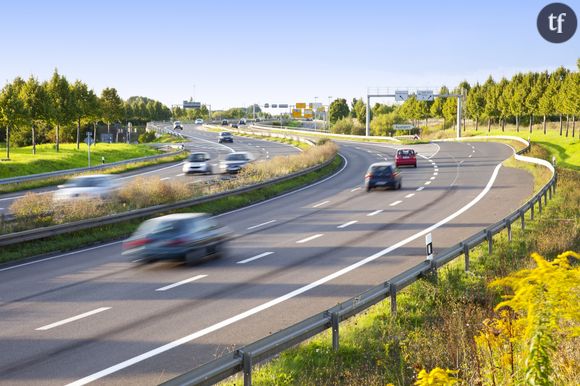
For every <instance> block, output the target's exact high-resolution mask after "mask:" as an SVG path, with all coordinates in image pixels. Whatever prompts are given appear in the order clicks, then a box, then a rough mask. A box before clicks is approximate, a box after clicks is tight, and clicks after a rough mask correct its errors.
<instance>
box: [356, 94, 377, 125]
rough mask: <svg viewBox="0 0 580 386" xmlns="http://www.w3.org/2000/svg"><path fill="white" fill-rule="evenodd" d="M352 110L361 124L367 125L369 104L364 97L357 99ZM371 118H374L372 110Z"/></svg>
mask: <svg viewBox="0 0 580 386" xmlns="http://www.w3.org/2000/svg"><path fill="white" fill-rule="evenodd" d="M352 112H353V114H354V115H355V118H356V119H357V121H358V122H359V123H360V124H362V125H366V123H367V105H366V104H365V103H364V102H363V100H362V98H360V99H357V101H356V103H355V104H354V107H353V110H352ZM371 119H372V112H371Z"/></svg>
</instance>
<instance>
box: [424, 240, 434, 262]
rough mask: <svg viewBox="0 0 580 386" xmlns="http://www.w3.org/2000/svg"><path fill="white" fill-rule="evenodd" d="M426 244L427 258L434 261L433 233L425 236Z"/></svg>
mask: <svg viewBox="0 0 580 386" xmlns="http://www.w3.org/2000/svg"><path fill="white" fill-rule="evenodd" d="M425 245H426V246H427V260H428V261H433V238H432V237H431V233H427V235H426V236H425Z"/></svg>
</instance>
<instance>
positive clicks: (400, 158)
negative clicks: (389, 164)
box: [395, 149, 417, 167]
mask: <svg viewBox="0 0 580 386" xmlns="http://www.w3.org/2000/svg"><path fill="white" fill-rule="evenodd" d="M395 166H397V167H399V166H414V167H417V153H415V150H413V149H399V150H397V154H396V155H395Z"/></svg>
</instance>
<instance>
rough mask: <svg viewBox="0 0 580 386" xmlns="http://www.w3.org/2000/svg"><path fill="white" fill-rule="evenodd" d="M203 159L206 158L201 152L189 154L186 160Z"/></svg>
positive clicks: (199, 160)
mask: <svg viewBox="0 0 580 386" xmlns="http://www.w3.org/2000/svg"><path fill="white" fill-rule="evenodd" d="M205 159H206V156H205V154H203V153H197V154H191V155H190V156H189V157H188V158H187V160H188V161H190V162H204V161H205Z"/></svg>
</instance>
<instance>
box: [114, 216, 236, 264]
mask: <svg viewBox="0 0 580 386" xmlns="http://www.w3.org/2000/svg"><path fill="white" fill-rule="evenodd" d="M229 235H230V232H229V231H228V230H227V229H226V228H224V227H222V226H221V225H219V224H218V223H217V222H216V221H215V220H214V219H213V218H211V217H210V216H209V215H208V214H205V213H178V214H170V215H166V216H161V217H157V218H153V219H150V220H147V221H145V222H144V223H142V224H141V225H140V226H139V228H137V230H136V231H135V233H133V235H131V237H129V238H128V239H127V240H125V242H123V255H126V256H130V258H131V259H139V260H140V261H143V262H147V263H149V262H154V261H157V260H184V261H185V262H186V263H187V264H193V263H195V262H198V261H199V260H202V259H203V258H205V257H208V256H211V257H222V256H223V255H224V254H225V243H226V241H227V240H228V239H229Z"/></svg>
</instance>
